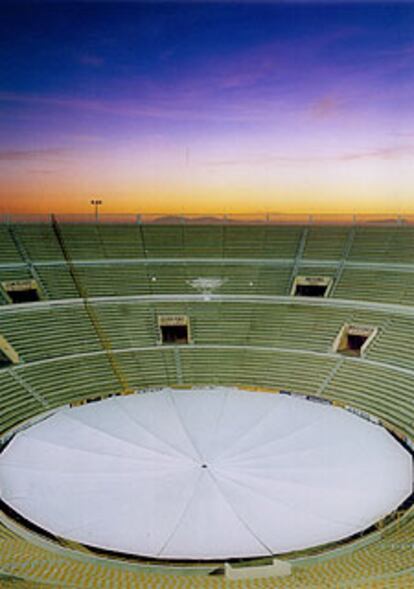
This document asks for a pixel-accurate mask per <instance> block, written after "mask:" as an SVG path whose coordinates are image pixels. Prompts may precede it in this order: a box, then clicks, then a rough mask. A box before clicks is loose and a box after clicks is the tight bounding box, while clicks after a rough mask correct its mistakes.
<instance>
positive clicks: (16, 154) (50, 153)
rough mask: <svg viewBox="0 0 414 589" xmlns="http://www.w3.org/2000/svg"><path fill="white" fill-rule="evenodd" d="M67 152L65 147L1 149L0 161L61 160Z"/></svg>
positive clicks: (68, 151)
mask: <svg viewBox="0 0 414 589" xmlns="http://www.w3.org/2000/svg"><path fill="white" fill-rule="evenodd" d="M69 153H70V150H68V149H65V148H52V149H3V150H0V162H24V161H37V160H42V161H61V160H62V158H65V157H66V156H67V155H69Z"/></svg>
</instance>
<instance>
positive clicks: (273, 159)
mask: <svg viewBox="0 0 414 589" xmlns="http://www.w3.org/2000/svg"><path fill="white" fill-rule="evenodd" d="M413 155H414V145H405V146H394V147H380V148H378V149H373V150H367V151H355V152H347V153H340V154H337V155H332V156H325V155H320V156H307V155H299V156H290V155H265V156H262V157H257V158H250V159H248V158H240V159H233V160H216V161H210V162H206V164H205V165H207V166H239V165H243V166H244V165H252V166H255V165H265V164H271V163H279V164H292V165H297V164H312V163H324V162H337V163H340V162H344V163H346V162H352V161H358V160H398V159H405V158H408V157H411V156H413Z"/></svg>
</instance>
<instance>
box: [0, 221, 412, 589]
mask: <svg viewBox="0 0 414 589" xmlns="http://www.w3.org/2000/svg"><path fill="white" fill-rule="evenodd" d="M413 221H414V219H411V218H409V217H390V216H387V217H383V216H380V215H377V216H372V217H368V216H365V217H364V216H361V217H349V218H346V217H343V218H339V217H337V218H329V217H323V216H320V217H305V216H303V217H302V216H297V217H292V216H290V217H287V216H286V217H283V216H281V215H266V216H265V215H263V216H261V215H257V216H249V217H248V216H245V217H243V216H237V215H229V216H227V217H219V216H205V217H203V216H190V215H189V216H186V217H180V216H161V215H158V216H157V215H138V216H134V215H130V216H127V215H124V216H121V215H120V216H111V215H108V216H105V215H103V216H101V217H100V218H99V219H94V218H92V217H89V216H86V215H85V216H76V217H75V216H69V215H66V216H65V215H51V216H46V215H45V216H40V215H37V216H30V215H26V216H18V215H15V216H7V217H6V216H5V217H4V218H2V219H1V224H0V302H1V306H0V350H1V351H0V399H1V414H0V425H1V431H0V433H1V438H0V443H1V445H0V490H1V508H2V509H1V523H0V586H1V587H4V588H8V587H22V588H27V589H43V588H46V587H56V588H60V589H66V588H70V587H76V588H79V589H95V588H107V589H112V588H115V589H127V588H128V589H129V588H131V589H138V588H139V589H147V588H148V589H150V588H153V589H155V588H161V587H162V588H164V587H165V588H166V589H169V588H171V589H172V588H177V589H181V588H183V589H193V588H194V589H197V588H200V589H202V588H206V589H207V588H217V589H218V588H220V587H227V588H228V587H242V586H243V587H250V588H251V589H255V588H269V589H270V588H272V589H273V588H286V589H290V588H292V589H293V588H307V589H311V588H351V587H352V588H362V587H370V588H371V587H372V588H384V589H388V588H393V587H399V588H404V589H405V588H409V587H414V544H413V539H414V511H413V510H414V507H413V462H412V457H413V451H414V405H413V403H414V358H413V353H412V350H413V344H414V307H413V301H414V265H413V259H414V223H413Z"/></svg>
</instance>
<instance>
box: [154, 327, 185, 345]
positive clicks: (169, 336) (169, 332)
mask: <svg viewBox="0 0 414 589" xmlns="http://www.w3.org/2000/svg"><path fill="white" fill-rule="evenodd" d="M161 337H162V343H163V344H188V329H187V325H161Z"/></svg>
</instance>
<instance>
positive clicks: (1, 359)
mask: <svg viewBox="0 0 414 589" xmlns="http://www.w3.org/2000/svg"><path fill="white" fill-rule="evenodd" d="M11 364H13V362H12V361H11V360H10V358H9V357H8V356H6V354H5V353H4V352H3V351H2V350H0V368H6V366H10V365H11Z"/></svg>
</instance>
